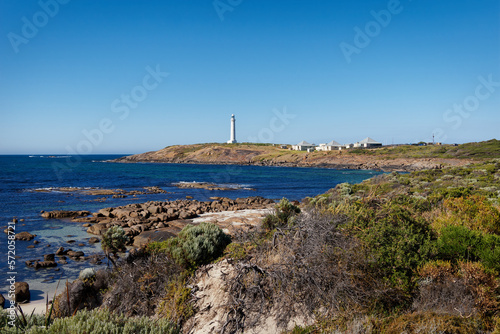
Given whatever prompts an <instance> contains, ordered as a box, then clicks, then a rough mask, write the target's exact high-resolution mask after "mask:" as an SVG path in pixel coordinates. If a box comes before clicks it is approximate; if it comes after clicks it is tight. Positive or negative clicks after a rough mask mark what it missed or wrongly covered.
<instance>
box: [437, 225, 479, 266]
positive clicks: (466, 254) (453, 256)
mask: <svg viewBox="0 0 500 334" xmlns="http://www.w3.org/2000/svg"><path fill="white" fill-rule="evenodd" d="M481 241H482V235H481V233H480V232H478V231H472V230H470V229H468V228H467V227H465V226H447V227H444V228H443V229H441V235H440V236H439V238H438V239H437V249H438V254H439V258H441V259H443V260H449V261H454V262H458V261H477V260H478V256H477V255H478V254H477V253H478V252H477V250H478V249H479V248H480V245H481Z"/></svg>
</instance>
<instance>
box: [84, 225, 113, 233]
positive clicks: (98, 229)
mask: <svg viewBox="0 0 500 334" xmlns="http://www.w3.org/2000/svg"><path fill="white" fill-rule="evenodd" d="M106 225H107V224H105V223H104V224H103V223H99V224H94V225H92V226H90V227H89V228H88V229H87V232H88V233H91V234H96V235H101V234H103V233H104V232H105V231H106V230H107V229H108V228H107V226H106Z"/></svg>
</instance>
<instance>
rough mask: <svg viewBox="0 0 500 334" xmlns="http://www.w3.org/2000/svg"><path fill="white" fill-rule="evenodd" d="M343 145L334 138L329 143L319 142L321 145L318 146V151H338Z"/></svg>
mask: <svg viewBox="0 0 500 334" xmlns="http://www.w3.org/2000/svg"><path fill="white" fill-rule="evenodd" d="M341 147H342V145H341V144H339V143H338V142H336V141H335V140H332V141H331V142H329V143H327V144H319V146H316V150H317V151H337V150H340V149H341Z"/></svg>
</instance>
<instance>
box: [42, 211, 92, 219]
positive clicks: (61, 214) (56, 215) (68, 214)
mask: <svg viewBox="0 0 500 334" xmlns="http://www.w3.org/2000/svg"><path fill="white" fill-rule="evenodd" d="M88 215H90V211H62V210H55V211H48V212H47V211H44V212H43V213H42V217H43V218H50V219H61V218H72V217H78V216H80V217H85V216H88Z"/></svg>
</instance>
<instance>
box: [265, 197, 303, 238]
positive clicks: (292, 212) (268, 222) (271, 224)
mask: <svg viewBox="0 0 500 334" xmlns="http://www.w3.org/2000/svg"><path fill="white" fill-rule="evenodd" d="M298 213H300V208H299V207H298V206H295V205H293V204H292V203H290V201H289V200H288V199H286V198H282V199H281V201H279V203H278V204H276V206H275V213H274V214H272V215H267V216H266V217H265V218H264V219H263V220H262V224H261V226H262V228H264V229H266V230H274V229H275V228H279V227H285V226H289V225H293V223H294V217H295V216H296V215H297V214H298Z"/></svg>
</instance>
